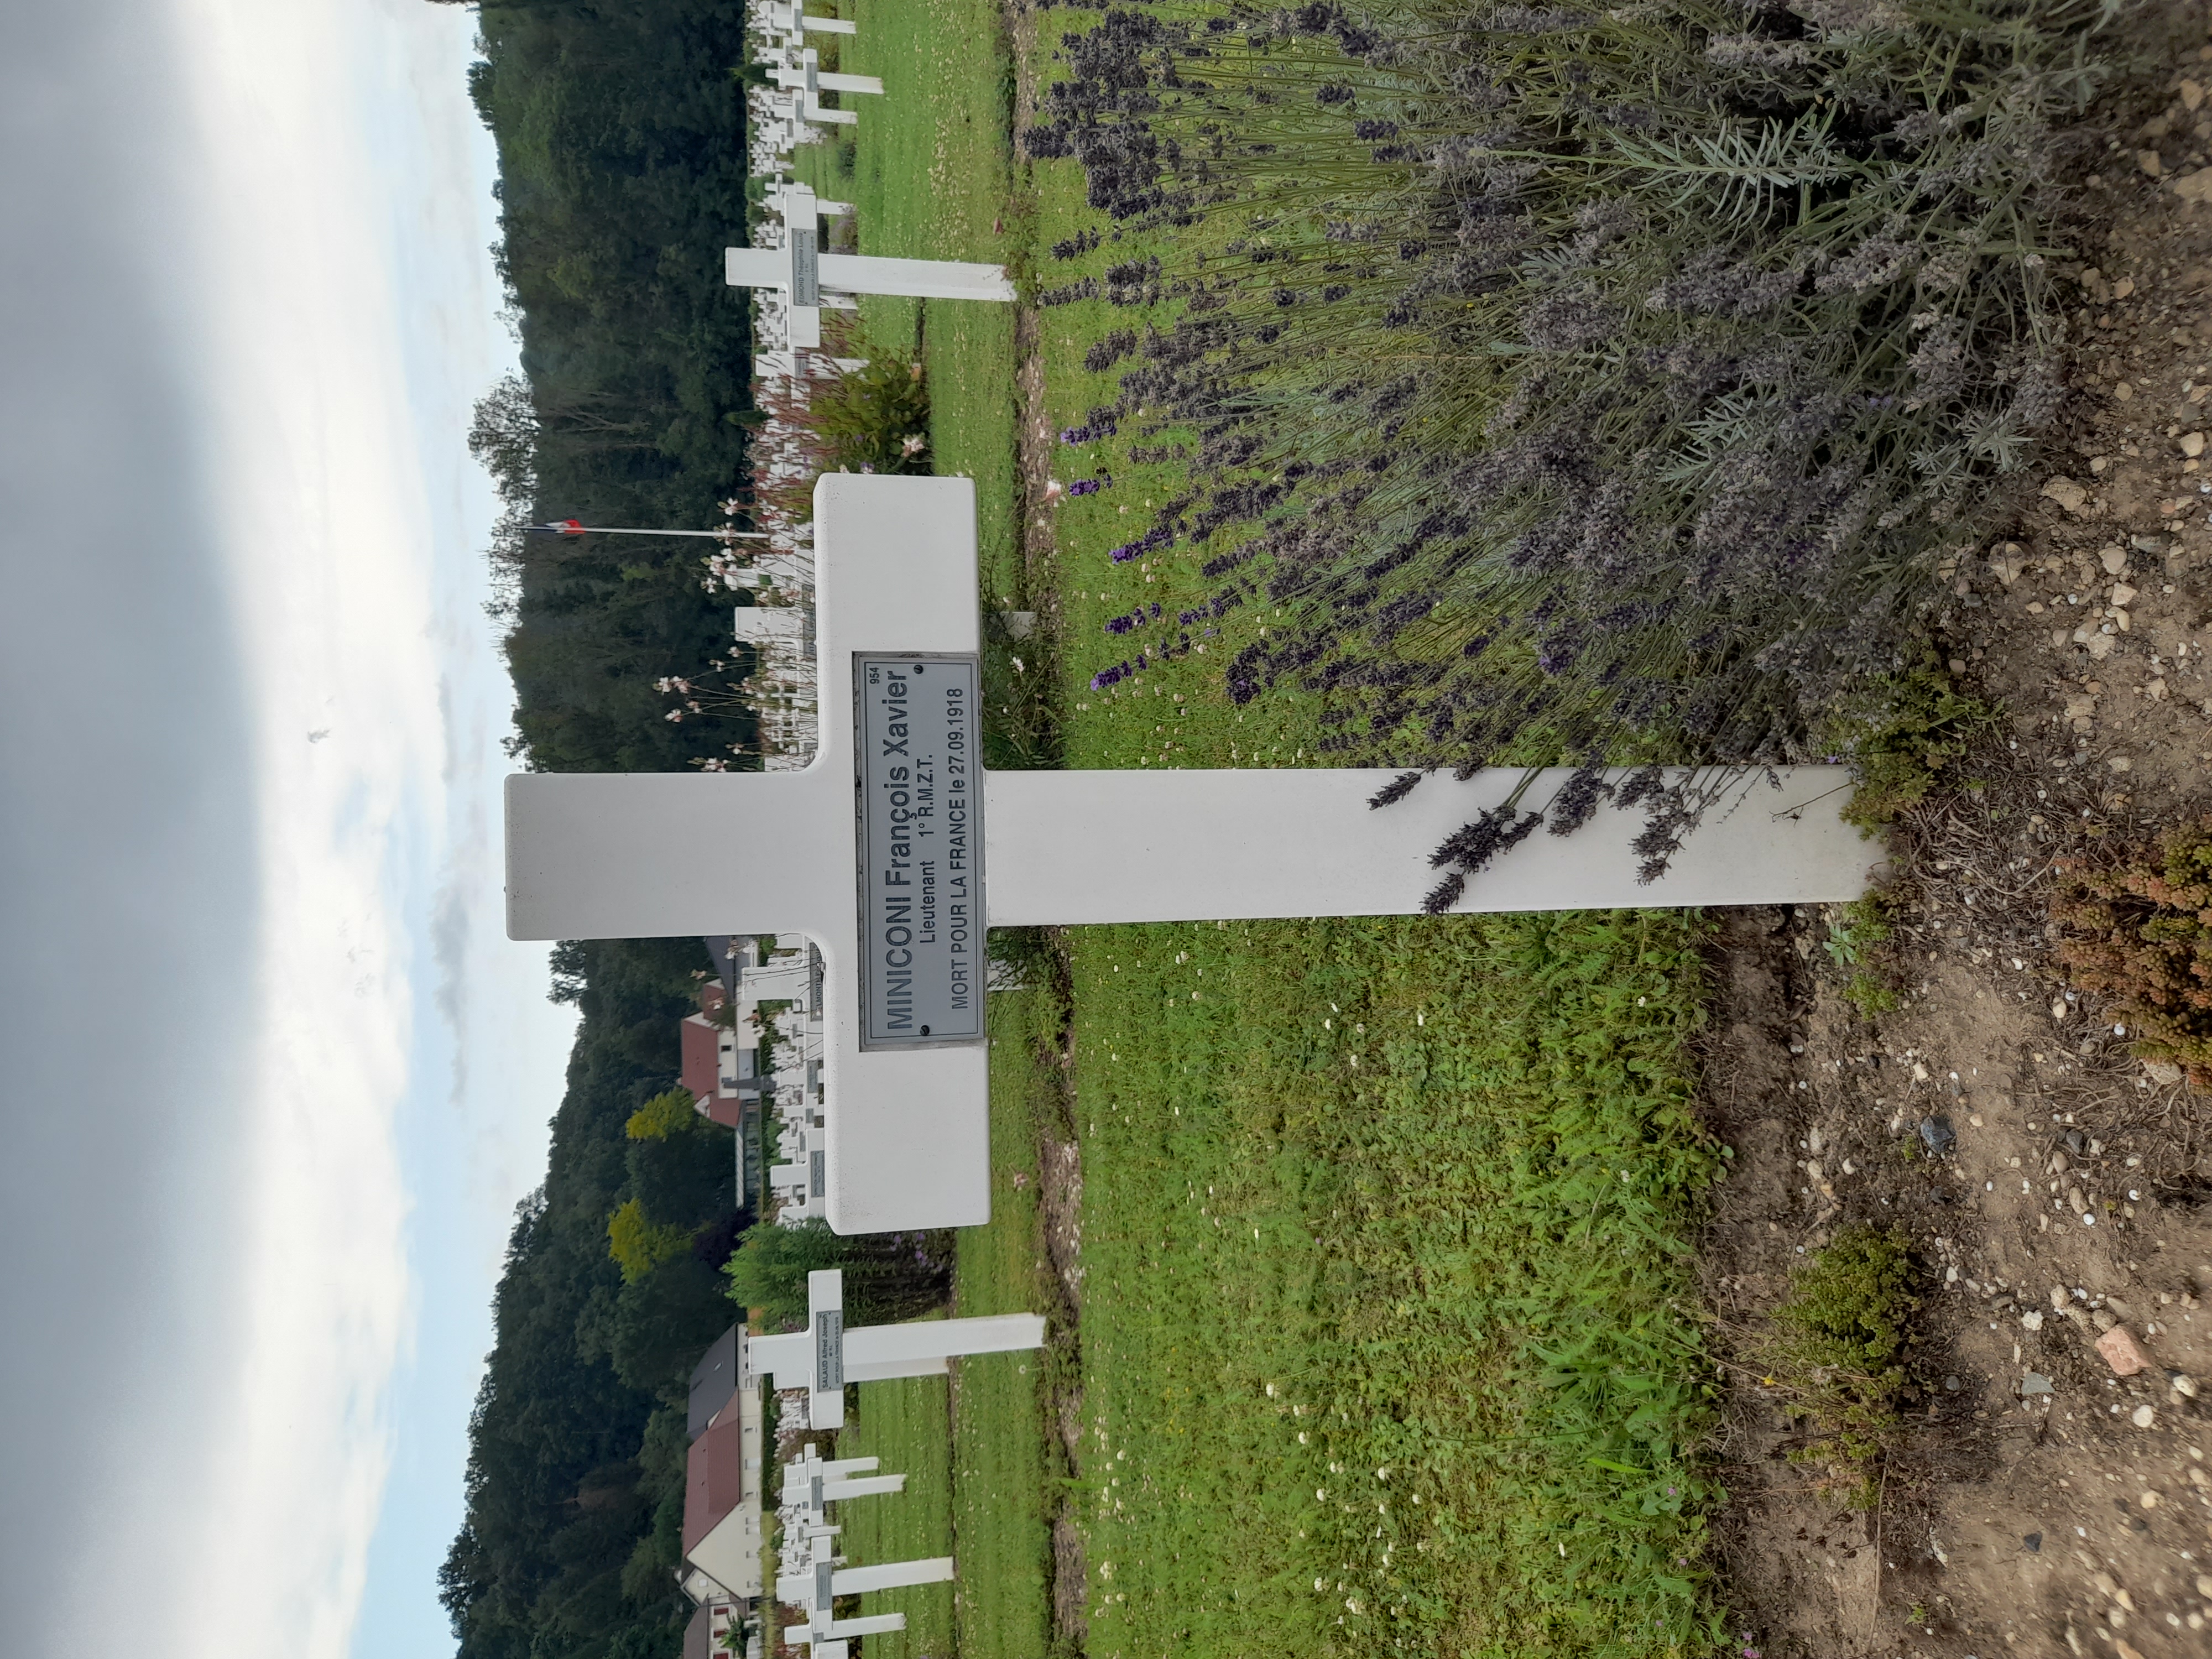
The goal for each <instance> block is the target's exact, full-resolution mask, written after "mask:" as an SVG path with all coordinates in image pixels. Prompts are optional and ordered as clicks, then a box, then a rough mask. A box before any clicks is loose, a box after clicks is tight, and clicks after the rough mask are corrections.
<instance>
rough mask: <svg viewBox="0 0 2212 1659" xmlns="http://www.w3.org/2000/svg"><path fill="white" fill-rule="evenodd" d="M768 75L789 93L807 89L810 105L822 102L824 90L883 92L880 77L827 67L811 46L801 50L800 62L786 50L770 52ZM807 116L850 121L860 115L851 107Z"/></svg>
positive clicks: (877, 96) (807, 99) (877, 95)
mask: <svg viewBox="0 0 2212 1659" xmlns="http://www.w3.org/2000/svg"><path fill="white" fill-rule="evenodd" d="M769 77H770V78H771V79H772V80H774V81H775V83H776V85H778V86H780V87H781V88H783V89H784V90H785V91H786V92H804V93H805V94H806V101H807V103H808V104H810V105H814V104H818V103H820V102H821V100H822V94H823V93H825V92H857V93H865V94H868V95H869V96H871V97H874V98H880V97H882V96H883V95H884V83H883V82H882V80H881V79H880V78H879V77H878V76H873V75H846V74H843V73H842V72H840V71H839V70H825V69H823V67H822V54H821V53H820V52H817V51H815V49H814V48H813V47H811V46H808V47H806V48H805V50H804V51H802V52H799V61H798V62H797V63H795V64H794V63H793V62H792V61H791V58H790V54H788V53H786V52H775V53H771V54H769ZM807 118H808V119H809V120H811V121H815V120H827V121H842V122H844V123H847V124H849V123H851V122H853V121H856V120H858V119H859V117H858V116H857V115H855V114H854V113H853V112H851V111H849V110H824V111H823V112H822V113H821V114H819V115H812V114H810V115H809V116H808V117H807Z"/></svg>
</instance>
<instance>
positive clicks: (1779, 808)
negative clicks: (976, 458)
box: [507, 258, 1882, 1233]
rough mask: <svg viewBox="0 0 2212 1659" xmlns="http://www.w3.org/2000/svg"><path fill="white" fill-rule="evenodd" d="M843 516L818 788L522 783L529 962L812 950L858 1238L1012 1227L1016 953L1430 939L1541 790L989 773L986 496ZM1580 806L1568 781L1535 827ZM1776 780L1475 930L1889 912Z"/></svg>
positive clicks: (844, 486)
mask: <svg viewBox="0 0 2212 1659" xmlns="http://www.w3.org/2000/svg"><path fill="white" fill-rule="evenodd" d="M827 263H828V262H827V260H826V258H825V260H824V264H825V265H826V264H827ZM824 279H825V281H826V280H827V272H826V271H825V273H824ZM814 510H815V582H816V590H815V592H816V640H817V652H818V653H819V654H818V658H817V662H818V669H819V678H820V686H821V693H820V720H821V734H820V740H819V746H818V748H817V752H816V754H815V757H814V759H813V761H812V763H811V764H810V765H808V766H807V767H805V769H803V770H799V771H794V772H774V773H547V772H533V773H526V774H523V775H519V776H515V777H511V778H509V779H508V780H507V931H508V933H509V934H510V935H511V936H512V937H513V938H516V939H621V938H641V937H655V936H675V935H685V934H688V935H692V936H696V935H699V934H702V933H804V934H805V935H807V936H808V937H809V938H810V939H812V940H813V942H814V943H815V945H817V947H818V948H819V949H820V951H821V952H822V954H823V959H824V962H825V964H826V971H825V973H824V976H823V1065H824V1068H825V1072H824V1077H823V1111H824V1119H825V1121H824V1126H823V1141H824V1152H825V1159H824V1176H825V1181H826V1186H827V1191H826V1194H825V1213H826V1215H827V1217H828V1219H829V1225H830V1226H831V1227H832V1228H834V1229H835V1230H836V1231H839V1232H843V1233H865V1232H890V1231H906V1230H909V1229H921V1228H929V1227H953V1226H968V1225H976V1224H980V1223H981V1222H983V1221H985V1220H987V1219H988V1218H989V1213H990V1171H989V1157H988V1154H989V1136H988V1112H987V1087H986V1043H987V1039H986V1037H985V1036H984V1030H983V1024H982V1003H983V987H984V985H985V982H986V978H987V969H986V952H985V939H984V935H985V930H986V929H987V928H989V927H1027V926H1036V925H1044V924H1079V923H1088V922H1127V921H1201V920H1205V921H1212V920H1218V919H1236V918H1252V917H1288V916H1368V915H1407V914H1411V913H1413V912H1415V911H1418V910H1419V908H1421V900H1422V897H1423V896H1424V895H1425V893H1426V891H1427V890H1428V889H1429V888H1430V887H1431V886H1432V885H1433V884H1434V881H1435V875H1434V872H1433V871H1432V870H1431V868H1430V866H1429V854H1431V851H1432V850H1433V849H1434V848H1436V847H1437V844H1438V843H1439V842H1442V841H1443V839H1444V838H1445V837H1446V836H1449V835H1450V834H1452V833H1453V832H1454V831H1455V830H1457V829H1460V828H1461V827H1462V825H1464V824H1466V823H1468V821H1469V820H1470V819H1472V818H1474V817H1476V816H1477V815H1478V814H1479V813H1480V812H1481V811H1484V810H1486V809H1487V808H1492V807H1496V806H1498V805H1501V804H1503V803H1504V800H1505V799H1507V798H1508V797H1509V796H1510V794H1511V793H1512V792H1513V791H1514V789H1515V788H1516V786H1518V785H1519V784H1520V783H1521V782H1522V779H1523V776H1524V774H1523V772H1522V769H1518V768H1499V769H1489V770H1485V771H1480V772H1477V773H1475V774H1474V775H1473V776H1471V777H1469V778H1468V779H1467V780H1465V781H1455V780H1454V779H1453V778H1452V777H1451V776H1450V775H1448V774H1447V775H1437V776H1436V777H1432V778H1431V779H1430V780H1429V781H1427V782H1425V783H1424V784H1423V785H1422V787H1420V788H1419V789H1416V790H1415V791H1414V792H1413V794H1412V795H1411V796H1409V797H1408V798H1407V799H1405V800H1404V801H1403V802H1401V803H1400V804H1399V805H1394V806H1391V807H1389V808H1388V809H1387V810H1384V811H1370V808H1369V805H1368V802H1369V800H1370V798H1371V797H1372V796H1373V795H1374V794H1375V793H1376V791H1377V790H1378V789H1380V788H1381V787H1383V785H1384V784H1386V783H1388V782H1389V781H1391V779H1393V778H1394V777H1395V776H1396V773H1395V772H1394V771H1389V770H1379V771H1378V770H1368V769H1333V770H1323V769H1264V768H1252V769H1228V770H1182V769H1169V768H1162V769H1158V770H1149V769H1139V770H1136V771H1113V772H992V771H987V770H986V769H983V768H982V766H981V763H980V760H981V757H980V755H979V753H978V745H977V719H976V716H977V712H978V711H977V707H976V703H977V698H978V696H979V693H980V686H981V678H980V677H981V648H982V637H981V610H980V606H979V605H978V595H977V572H976V563H975V486H974V484H973V483H970V482H969V480H967V479H965V478H911V477H875V476H867V475H860V474H847V473H832V474H829V475H828V476H826V477H823V479H822V480H821V482H820V483H818V484H817V486H816V488H815V495H814ZM1569 775H1570V773H1569V770H1568V769H1565V768H1559V769H1553V771H1551V772H1550V773H1548V774H1547V775H1542V776H1540V778H1539V779H1538V781H1537V782H1536V785H1535V786H1534V789H1533V790H1532V791H1531V792H1530V793H1531V798H1532V799H1533V800H1534V801H1535V802H1538V803H1541V802H1542V801H1543V800H1545V799H1548V797H1549V794H1550V792H1551V791H1552V790H1553V788H1555V787H1557V786H1558V785H1559V783H1560V782H1562V781H1565V778H1566V777H1567V776H1569ZM1776 776H1777V778H1778V781H1779V783H1780V786H1781V787H1779V789H1778V790H1769V789H1767V788H1765V787H1759V788H1757V789H1756V790H1754V791H1753V792H1751V793H1749V794H1747V797H1746V798H1745V799H1742V800H1741V801H1739V802H1737V803H1736V804H1735V805H1734V807H1733V809H1732V810H1729V811H1725V812H1716V813H1714V814H1712V815H1711V822H1708V823H1705V825H1704V826H1703V827H1702V828H1700V829H1699V830H1698V831H1697V833H1696V834H1695V835H1693V836H1692V837H1691V838H1690V839H1689V841H1688V842H1686V845H1685V846H1684V847H1683V848H1682V849H1681V851H1680V852H1679V853H1677V854H1675V855H1674V861H1673V864H1672V866H1671V867H1670V868H1669V869H1668V872H1667V873H1666V874H1665V875H1664V876H1662V878H1659V879H1658V880H1656V881H1655V882H1652V883H1650V884H1648V885H1646V884H1639V883H1638V880H1637V872H1638V860H1637V858H1636V857H1635V855H1634V854H1632V852H1631V850H1630V848H1629V842H1631V841H1632V839H1633V838H1634V836H1636V835H1637V833H1638V831H1639V830H1640V829H1642V828H1643V820H1642V818H1641V817H1640V815H1639V814H1638V813H1636V812H1635V811H1622V810H1620V809H1619V808H1616V807H1613V806H1611V805H1606V806H1602V807H1601V808H1600V809H1599V810H1598V811H1597V812H1596V814H1595V816H1594V817H1592V819H1591V820H1590V821H1589V823H1586V824H1584V825H1583V828H1582V829H1580V830H1578V831H1577V833H1576V834H1574V835H1572V836H1533V837H1531V838H1530V839H1529V840H1528V841H1527V842H1523V843H1522V845H1521V846H1519V847H1518V848H1515V849H1514V850H1513V851H1512V852H1511V853H1510V854H1507V855H1506V856H1504V858H1502V859H1500V860H1498V863H1497V864H1496V865H1495V866H1492V867H1491V868H1489V869H1487V870H1485V871H1483V872H1481V873H1480V874H1478V875H1475V876H1473V877H1471V878H1468V883H1467V887H1466V891H1465V893H1464V895H1463V896H1462V898H1461V900H1460V902H1458V904H1457V905H1456V906H1455V908H1457V909H1460V910H1474V911H1510V910H1575V909H1593V908H1646V907H1672V906H1685V905H1709V904H1780V903H1807V902H1832V901H1843V900H1849V899H1854V898H1857V897H1858V896H1860V895H1861V894H1863V892H1864V891H1865V890H1866V887H1867V884H1868V880H1869V874H1870V872H1871V870H1872V868H1873V867H1874V866H1875V864H1876V863H1877V862H1878V861H1879V860H1881V856H1882V854H1881V848H1879V847H1878V846H1876V845H1874V844H1872V843H1869V842H1866V841H1864V840H1863V839H1862V838H1861V836H1860V835H1859V833H1858V831H1857V830H1856V829H1853V828H1851V827H1850V825H1849V824H1847V823H1844V821H1843V818H1842V816H1841V812H1842V808H1843V806H1844V802H1845V800H1846V799H1847V798H1848V795H1849V789H1848V784H1849V781H1850V780H1849V775H1848V773H1847V772H1845V771H1844V769H1842V768H1840V767H1784V768H1780V769H1778V770H1777V773H1776Z"/></svg>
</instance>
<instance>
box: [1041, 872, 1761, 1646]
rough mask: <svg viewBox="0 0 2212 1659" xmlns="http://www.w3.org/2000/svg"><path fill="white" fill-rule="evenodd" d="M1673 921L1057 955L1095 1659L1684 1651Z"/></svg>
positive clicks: (1350, 928)
mask: <svg viewBox="0 0 2212 1659" xmlns="http://www.w3.org/2000/svg"><path fill="white" fill-rule="evenodd" d="M1696 927H1697V924H1695V923H1694V922H1693V921H1688V920H1686V919H1684V918H1682V917H1680V916H1669V915H1660V914H1656V913H1652V914H1644V913H1620V914H1618V915H1609V914H1600V913H1588V914H1572V915H1543V916H1510V917H1497V916H1484V917H1475V916H1466V917H1453V918H1449V919H1444V920H1440V921H1431V920H1428V919H1420V918H1406V919H1402V920H1389V921H1364V922H1327V923H1244V922H1235V923H1229V924H1226V925H1222V924H1215V923H1201V924H1195V925H1193V924H1176V925H1161V926H1152V927H1114V928H1105V927H1100V928H1089V929H1082V930H1078V931H1075V932H1073V933H1071V934H1070V935H1069V939H1070V945H1069V948H1070V950H1071V952H1072V957H1073V987H1074V1027H1073V1036H1074V1042H1075V1048H1076V1079H1077V1098H1076V1110H1077V1115H1078V1118H1079V1123H1078V1125H1077V1127H1078V1131H1079V1137H1080V1142H1081V1148H1082V1159H1083V1191H1084V1200H1083V1210H1082V1219H1083V1248H1082V1263H1083V1275H1084V1276H1083V1283H1082V1297H1083V1317H1082V1333H1083V1368H1082V1382H1083V1389H1084V1394H1083V1424H1084V1426H1083V1442H1082V1448H1081V1455H1080V1468H1079V1491H1080V1493H1081V1497H1080V1500H1079V1502H1080V1505H1081V1515H1082V1520H1083V1527H1084V1531H1085V1536H1086V1541H1087V1547H1088V1552H1089V1560H1088V1568H1087V1571H1088V1583H1087V1590H1088V1600H1089V1620H1090V1631H1089V1639H1088V1643H1087V1645H1086V1649H1085V1650H1086V1652H1087V1653H1088V1654H1089V1655H1090V1656H1091V1659H1137V1656H1139V1655H1152V1654H1158V1653H1200V1654H1205V1653H1231V1652H1243V1653H1259V1652H1267V1653H1274V1654H1284V1655H1297V1654H1316V1655H1318V1654H1328V1653H1351V1652H1360V1653H1372V1652H1374V1651H1376V1650H1378V1649H1383V1650H1395V1649H1397V1648H1401V1647H1402V1648H1403V1649H1404V1650H1407V1651H1414V1652H1423V1653H1431V1652H1433V1653H1453V1654H1481V1655H1498V1656H1507V1655H1511V1656H1522V1659H1525V1656H1533V1655H1546V1654H1561V1655H1564V1654H1575V1655H1594V1654H1606V1655H1632V1654H1634V1655H1644V1654H1649V1655H1673V1654H1683V1653H1693V1652H1704V1651H1705V1650H1707V1644H1708V1643H1709V1642H1710V1641H1711V1640H1713V1639H1716V1638H1717V1635H1718V1633H1719V1632H1718V1629H1717V1625H1716V1624H1715V1623H1714V1620H1715V1617H1716V1615H1715V1613H1714V1604H1713V1602H1712V1601H1711V1598H1710V1596H1709V1595H1708V1593H1707V1589H1706V1585H1705V1528H1704V1515H1705V1511H1706V1510H1707V1508H1708V1507H1709V1506H1710V1505H1711V1503H1712V1501H1713V1499H1714V1498H1715V1497H1716V1496H1717V1494H1716V1492H1714V1490H1713V1489H1712V1487H1711V1485H1710V1484H1709V1483H1708V1482H1707V1481H1706V1480H1705V1478H1704V1477H1703V1476H1702V1475H1701V1474H1699V1471H1698V1468H1697V1467H1696V1458H1695V1454H1696V1451H1697V1449H1698V1442H1699V1437H1700V1436H1701V1434H1702V1433H1703V1431H1704V1430H1705V1426H1706V1424H1707V1421H1708V1418H1709V1405H1708V1401H1709V1398H1710V1390H1709V1388H1708V1386H1707V1379H1709V1378H1710V1377H1711V1367H1710V1364H1709V1362H1706V1361H1705V1360H1704V1359H1703V1358H1702V1357H1701V1352H1700V1347H1699V1338H1698V1333H1697V1329H1696V1328H1695V1326H1694V1325H1693V1324H1692V1321H1691V1319H1690V1318H1689V1317H1688V1316H1687V1315H1686V1312H1685V1311H1684V1310H1686V1309H1688V1308H1689V1307H1690V1306H1691V1305H1692V1281H1691V1277H1690V1272H1689V1265H1688V1261H1689V1240H1690V1239H1691V1237H1692V1234H1693V1232H1694V1231H1695V1228H1696V1225H1697V1223H1698V1218H1699V1213H1700V1208H1701V1206H1700V1194H1701V1193H1702V1192H1703V1190H1704V1188H1705V1185H1706V1183H1707V1182H1709V1181H1711V1178H1712V1177H1713V1176H1714V1174H1715V1172H1716V1169H1717V1154H1716V1151H1715V1148H1714V1147H1713V1146H1712V1144H1711V1142H1710V1140H1709V1139H1707V1138H1706V1137H1705V1135H1704V1134H1703V1133H1701V1132H1700V1130H1699V1127H1698V1125H1697V1122H1696V1121H1695V1119H1694V1117H1693V1115H1692V1111H1691V1109H1690V1104H1689V1101H1690V1094H1691V1081H1692V1079H1691V1075H1690V1073H1689V1070H1688V1068H1687V1066H1686V1064H1685V1060H1684V1043H1685V1039H1686V1037H1687V1036H1688V1035H1689V1034H1690V1032H1691V1031H1692V1029H1694V1027H1695V1026H1696V1024H1697V1023H1698V1020H1699V1009H1700V1002H1699V993H1700V985H1701V981H1700V974H1699V957H1698V954H1697V950H1696Z"/></svg>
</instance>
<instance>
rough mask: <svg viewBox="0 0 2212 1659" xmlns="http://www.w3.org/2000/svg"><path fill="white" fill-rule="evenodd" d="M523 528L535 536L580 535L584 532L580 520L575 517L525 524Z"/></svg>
mask: <svg viewBox="0 0 2212 1659" xmlns="http://www.w3.org/2000/svg"><path fill="white" fill-rule="evenodd" d="M524 528H526V529H527V530H528V531H529V532H531V533H532V535H537V536H580V535H582V534H583V533H584V526H583V524H582V521H581V520H576V519H556V520H554V521H553V522H552V523H551V524H533V525H526V526H524Z"/></svg>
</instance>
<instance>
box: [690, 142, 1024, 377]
mask: <svg viewBox="0 0 2212 1659" xmlns="http://www.w3.org/2000/svg"><path fill="white" fill-rule="evenodd" d="M830 113H831V114H836V111H834V110H833V111H831V112H830ZM780 204H781V207H782V210H783V220H784V235H783V246H781V247H733V248H726V249H725V250H724V251H723V254H722V277H723V280H724V281H725V282H726V283H728V284H729V285H730V286H731V287H732V288H766V289H777V290H779V291H781V293H782V295H783V296H784V298H785V300H786V301H787V303H788V305H789V307H790V326H791V338H790V341H789V344H790V345H791V346H793V347H794V348H795V347H800V346H805V347H810V348H811V347H814V346H818V345H820V344H821V343H822V310H823V307H824V306H828V307H831V308H833V309H836V308H840V307H844V306H848V305H849V304H850V302H851V298H852V296H853V295H860V294H896V295H904V296H905V297H907V298H908V299H915V300H988V301H997V302H1000V303H1004V302H1006V301H1011V300H1012V299H1013V297H1014V285H1013V283H1012V282H1010V281H1009V280H1008V279H1007V276H1006V267H1005V266H1003V265H993V264H975V263H970V262H968V261H963V260H958V259H890V258H878V256H876V255H874V254H860V253H824V252H822V249H821V232H820V229H819V228H818V227H817V225H816V223H815V219H816V217H817V215H818V214H819V213H820V212H821V210H822V204H821V202H820V200H819V199H818V198H817V197H816V196H815V194H814V192H813V191H811V189H809V188H808V187H807V186H806V185H786V186H785V187H784V189H783V191H782V192H781V197H780Z"/></svg>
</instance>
